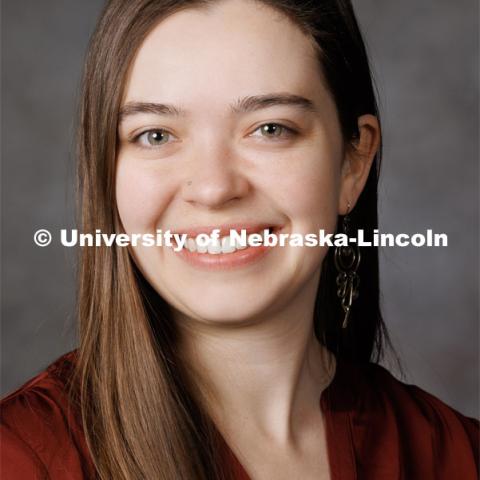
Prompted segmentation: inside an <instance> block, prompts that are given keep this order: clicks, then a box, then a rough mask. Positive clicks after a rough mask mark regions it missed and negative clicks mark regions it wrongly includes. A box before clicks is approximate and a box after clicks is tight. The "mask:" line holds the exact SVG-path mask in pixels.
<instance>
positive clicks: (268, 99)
mask: <svg viewBox="0 0 480 480" xmlns="http://www.w3.org/2000/svg"><path fill="white" fill-rule="evenodd" d="M280 105H286V106H292V107H296V108H299V109H301V110H304V111H306V112H310V113H315V112H317V109H316V107H315V105H314V103H313V102H312V101H311V100H309V99H308V98H305V97H302V96H300V95H294V94H291V93H276V94H265V95H253V96H248V97H244V98H241V99H239V100H237V101H236V102H235V103H234V104H233V105H231V106H230V109H231V111H232V112H234V113H250V112H255V111H257V110H261V109H263V108H270V107H275V106H280ZM139 113H153V114H156V115H170V116H184V115H186V114H187V112H186V110H184V109H182V108H179V107H176V106H175V105H170V104H166V103H152V102H129V103H127V104H125V105H123V106H122V107H121V108H120V114H119V120H120V122H122V121H123V120H125V118H126V117H129V116H132V115H136V114H139Z"/></svg>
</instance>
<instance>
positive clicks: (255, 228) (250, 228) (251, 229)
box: [171, 222, 279, 238]
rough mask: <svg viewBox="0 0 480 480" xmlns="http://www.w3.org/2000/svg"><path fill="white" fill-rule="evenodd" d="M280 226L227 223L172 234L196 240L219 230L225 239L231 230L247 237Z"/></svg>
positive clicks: (176, 231)
mask: <svg viewBox="0 0 480 480" xmlns="http://www.w3.org/2000/svg"><path fill="white" fill-rule="evenodd" d="M278 227H279V225H275V224H272V223H246V222H237V223H228V224H227V223H225V224H222V225H202V226H198V227H190V228H179V229H176V230H171V233H176V234H187V237H189V238H195V237H196V236H197V235H199V234H200V233H206V234H207V235H211V234H212V232H213V231H214V230H219V231H220V232H219V236H220V237H225V236H227V235H229V234H230V230H236V231H237V232H240V231H241V230H245V232H246V233H247V235H249V234H250V233H259V232H263V230H265V229H276V228H278Z"/></svg>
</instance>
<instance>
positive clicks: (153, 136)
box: [135, 129, 171, 147]
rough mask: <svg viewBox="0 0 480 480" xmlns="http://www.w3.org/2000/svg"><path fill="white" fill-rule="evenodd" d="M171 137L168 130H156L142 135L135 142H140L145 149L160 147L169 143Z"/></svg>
mask: <svg viewBox="0 0 480 480" xmlns="http://www.w3.org/2000/svg"><path fill="white" fill-rule="evenodd" d="M170 137H171V134H170V133H168V132H167V131H166V130H162V129H156V130H148V131H146V132H143V133H141V134H140V135H139V136H138V137H137V138H136V139H135V141H137V142H139V143H140V144H141V145H142V146H143V147H158V146H160V145H163V144H165V143H168V141H169V140H170Z"/></svg>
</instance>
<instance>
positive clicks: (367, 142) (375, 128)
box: [338, 114, 381, 215]
mask: <svg viewBox="0 0 480 480" xmlns="http://www.w3.org/2000/svg"><path fill="white" fill-rule="evenodd" d="M358 132H359V137H358V138H357V139H355V141H354V142H352V144H350V145H348V147H347V149H346V151H345V158H344V160H343V165H342V169H341V179H340V196H339V200H338V213H339V214H340V215H346V214H347V213H348V212H349V211H350V210H352V209H353V207H354V206H355V204H356V203H357V200H358V197H359V196H360V194H361V193H362V190H363V188H364V187H365V183H366V182H367V178H368V174H369V172H370V168H371V166H372V163H373V159H374V158H375V155H376V153H377V151H378V149H379V147H380V138H381V133H380V124H379V122H378V119H377V117H375V116H374V115H370V114H366V115H362V116H361V117H358ZM348 205H350V209H349V208H348Z"/></svg>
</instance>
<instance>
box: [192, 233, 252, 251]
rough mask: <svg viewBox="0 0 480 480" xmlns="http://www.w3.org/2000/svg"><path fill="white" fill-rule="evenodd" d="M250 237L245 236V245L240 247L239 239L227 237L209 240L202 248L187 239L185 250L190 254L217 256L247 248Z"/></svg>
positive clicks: (194, 241)
mask: <svg viewBox="0 0 480 480" xmlns="http://www.w3.org/2000/svg"><path fill="white" fill-rule="evenodd" d="M249 239H250V235H247V245H241V242H240V239H236V240H234V239H232V238H231V237H230V236H229V235H227V236H226V237H222V238H221V239H220V240H210V242H209V243H208V245H206V246H202V245H200V244H198V243H197V242H196V240H195V239H194V238H188V239H187V243H186V246H185V248H186V249H187V250H189V251H190V252H198V253H209V254H211V255H218V254H220V253H233V252H236V251H237V250H244V249H245V248H247V247H248V242H249Z"/></svg>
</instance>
